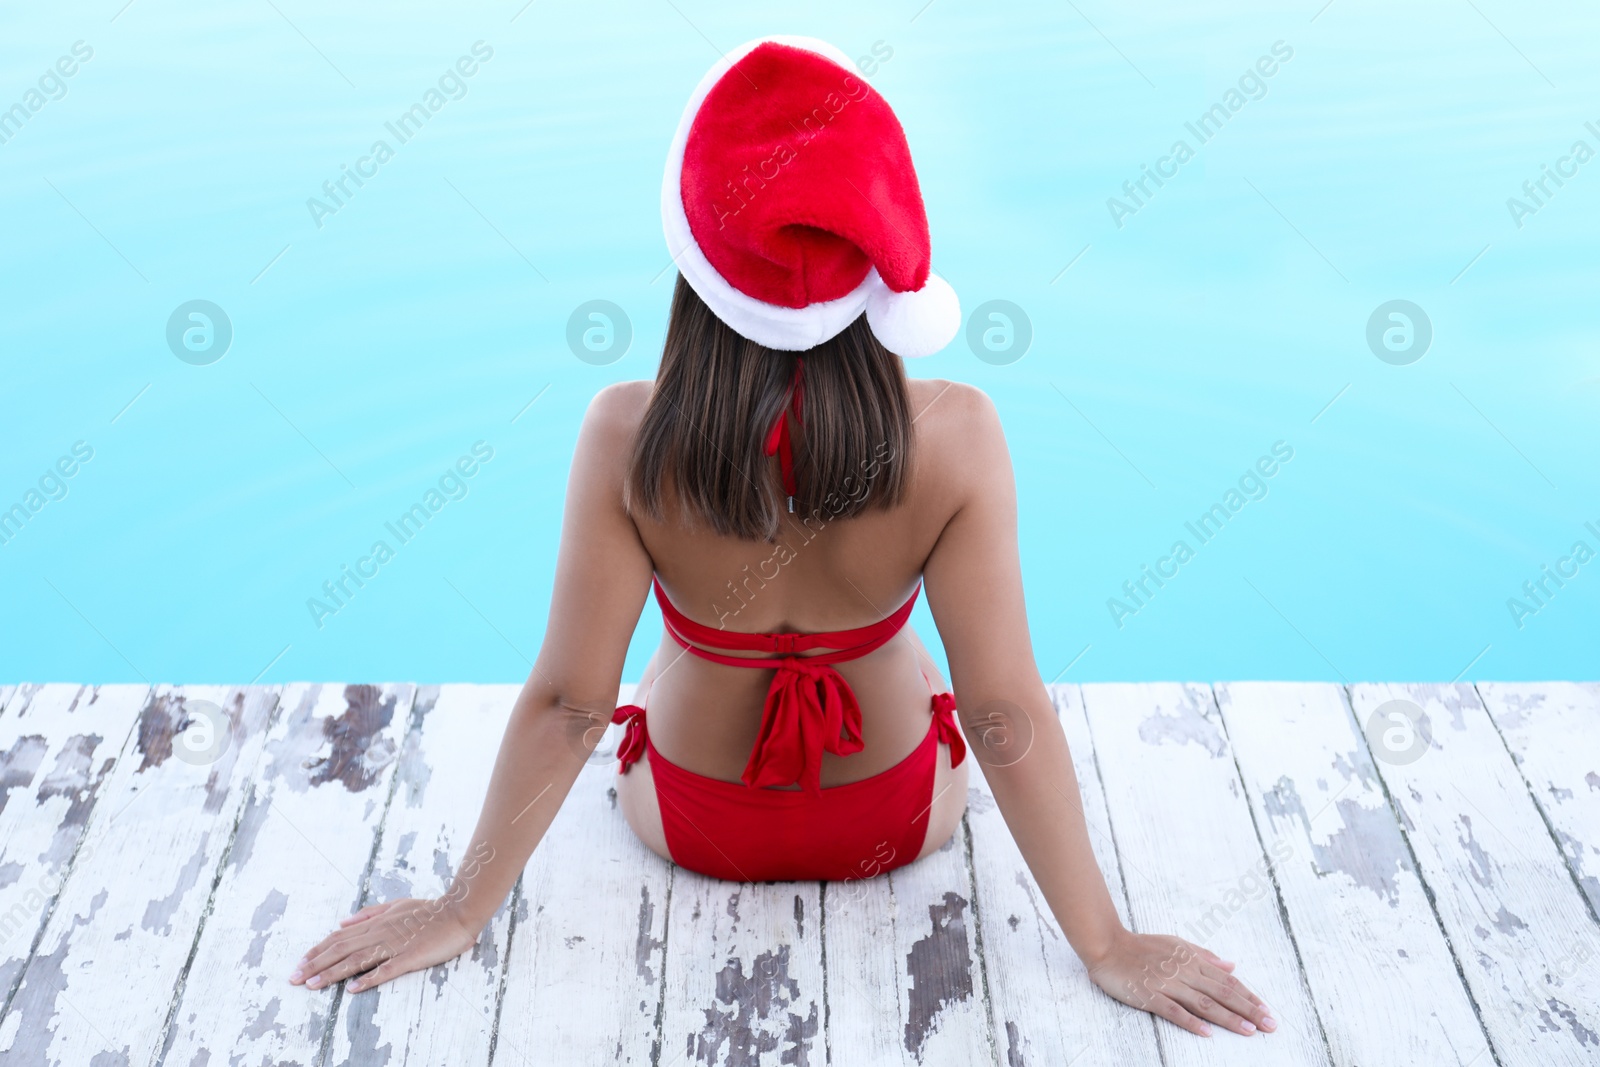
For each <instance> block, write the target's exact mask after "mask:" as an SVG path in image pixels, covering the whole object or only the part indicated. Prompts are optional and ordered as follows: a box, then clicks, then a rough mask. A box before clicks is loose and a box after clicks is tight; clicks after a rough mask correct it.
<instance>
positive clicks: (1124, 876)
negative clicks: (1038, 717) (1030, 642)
mask: <svg viewBox="0 0 1600 1067" xmlns="http://www.w3.org/2000/svg"><path fill="white" fill-rule="evenodd" d="M1056 688H1057V687H1056V686H1051V687H1050V689H1051V704H1052V706H1054V708H1055V710H1056V717H1057V718H1060V716H1061V711H1062V708H1061V704H1060V703H1059V702H1057V701H1056V700H1055V690H1056ZM1084 728H1085V729H1086V730H1087V731H1088V734H1089V752H1090V754H1091V758H1092V760H1093V763H1094V776H1095V781H1096V783H1097V784H1098V785H1099V787H1100V794H1101V796H1107V795H1108V794H1107V792H1106V779H1105V772H1104V771H1103V770H1102V769H1101V768H1100V743H1099V742H1098V741H1097V740H1095V736H1094V720H1093V719H1092V718H1090V717H1089V716H1088V715H1087V714H1085V715H1084ZM1079 788H1080V789H1081V788H1082V787H1081V786H1080V787H1079ZM1082 803H1083V801H1082V798H1081V797H1080V798H1079V800H1078V804H1079V809H1078V810H1079V814H1084V812H1083V809H1082ZM1109 814H1110V813H1109V811H1108V812H1107V816H1108V817H1107V819H1106V832H1107V833H1108V835H1109V836H1110V838H1111V854H1112V855H1113V856H1115V857H1116V858H1117V881H1118V882H1120V883H1121V884H1122V899H1123V900H1125V901H1127V902H1128V929H1129V930H1130V931H1133V932H1135V933H1137V932H1138V925H1137V922H1138V920H1137V918H1136V916H1135V915H1134V909H1133V896H1132V894H1130V893H1129V892H1128V864H1127V861H1126V860H1125V859H1124V858H1123V855H1122V846H1121V845H1119V844H1118V843H1117V823H1116V820H1115V819H1112V818H1110V817H1109ZM1106 996H1108V997H1109V996H1111V994H1109V993H1107V994H1106ZM1112 999H1115V998H1112ZM1145 1018H1146V1019H1148V1020H1149V1022H1150V1036H1151V1037H1152V1038H1154V1039H1155V1045H1156V1056H1157V1057H1158V1058H1159V1060H1160V1062H1161V1067H1170V1065H1169V1064H1168V1063H1167V1051H1166V1045H1165V1044H1164V1043H1162V1041H1161V1040H1160V1034H1161V1027H1160V1023H1159V1021H1158V1020H1157V1019H1156V1017H1155V1015H1154V1014H1152V1013H1149V1012H1146V1013H1145Z"/></svg>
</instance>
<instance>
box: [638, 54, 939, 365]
mask: <svg viewBox="0 0 1600 1067" xmlns="http://www.w3.org/2000/svg"><path fill="white" fill-rule="evenodd" d="M769 41H770V42H773V43H776V44H782V45H788V46H790V47H791V48H801V49H804V50H806V51H808V52H814V53H816V54H817V55H820V56H822V57H823V58H825V59H828V60H830V61H831V62H833V63H836V64H838V65H839V66H840V67H842V68H844V69H845V70H847V71H850V72H851V73H852V74H853V73H854V72H855V65H854V64H853V63H852V62H851V60H850V57H849V56H847V55H845V53H844V52H842V51H840V50H839V49H838V48H835V47H834V46H833V45H831V44H828V43H827V42H826V41H819V40H817V39H816V38H814V37H794V36H784V35H780V36H773V37H759V38H757V39H756V40H753V41H746V42H745V43H744V44H741V45H739V46H738V47H737V48H733V49H730V50H729V51H728V53H727V54H726V55H724V56H723V57H722V58H721V59H720V60H718V61H717V63H716V64H715V65H714V66H713V67H712V68H711V69H710V70H709V71H707V72H706V75H705V77H703V78H701V79H700V84H699V85H697V86H695V90H694V93H693V95H691V96H690V97H689V103H688V105H687V106H686V107H685V108H684V109H683V116H682V117H681V118H680V119H679V120H678V130H677V132H676V133H675V134H674V135H673V138H672V147H671V148H670V149H668V151H667V169H666V173H665V175H664V176H663V178H662V182H661V223H662V228H663V230H664V231H665V233H666V238H667V248H668V249H669V250H670V251H671V252H672V260H673V262H674V263H676V264H677V266H678V270H679V271H680V272H681V273H682V274H683V278H684V280H685V281H686V282H688V283H689V285H690V287H691V288H693V289H694V291H695V293H696V294H698V295H699V297H700V299H701V300H703V301H705V303H706V306H707V307H709V308H710V309H711V311H712V313H713V314H715V315H716V316H717V318H719V319H721V320H722V321H723V322H725V323H727V324H728V325H729V326H731V327H732V328H733V329H734V331H735V332H737V333H738V334H740V335H741V336H743V337H748V338H749V339H750V340H752V341H755V342H756V343H757V344H761V345H765V346H766V347H768V348H775V349H778V350H780V351H785V352H798V351H803V350H805V349H807V348H814V347H816V346H817V345H819V344H821V343H822V342H824V341H827V340H829V339H830V338H833V337H836V336H838V335H839V333H841V332H842V331H843V330H844V329H845V327H847V326H849V325H850V324H851V323H852V322H854V321H855V320H856V319H857V318H858V317H860V315H861V313H862V312H863V311H866V312H867V323H868V325H870V326H871V327H872V332H873V334H874V335H875V336H877V338H878V340H880V341H882V342H883V344H884V347H885V348H887V349H889V351H891V352H894V353H895V354H897V355H900V356H905V357H916V356H925V355H931V354H932V353H934V352H937V351H938V350H939V349H941V348H943V347H944V346H945V345H946V344H948V343H949V342H950V340H951V339H952V338H954V337H955V335H956V333H957V332H958V331H959V330H960V328H961V309H960V305H959V303H958V302H957V300H956V294H955V292H954V290H952V289H951V288H950V286H949V284H948V283H947V282H945V281H944V279H942V278H939V277H938V276H936V275H934V274H932V273H930V274H929V275H928V281H927V284H926V285H924V286H923V287H922V289H921V290H919V291H917V292H914V293H913V292H908V293H896V292H894V291H893V290H891V289H890V288H889V287H888V286H887V285H885V284H884V283H883V280H882V279H881V278H880V277H879V276H878V270H877V268H876V267H873V268H872V269H870V270H869V271H867V276H866V277H865V278H863V279H862V280H861V284H859V285H857V286H856V287H855V288H854V289H852V290H851V291H850V292H848V293H846V294H845V295H844V296H841V297H839V298H838V299H836V300H824V301H820V302H818V303H815V304H809V305H807V306H806V307H803V308H791V307H783V306H782V305H779V304H769V303H767V302H766V301H764V300H757V299H756V298H755V297H753V296H750V295H748V294H746V293H742V292H740V291H739V290H738V289H735V288H734V287H733V286H732V285H731V284H730V283H729V282H728V281H727V279H725V278H723V277H722V275H721V274H719V273H718V272H717V269H716V268H715V267H713V266H712V265H711V261H710V260H708V259H706V256H705V253H704V252H703V251H701V249H700V245H699V242H697V241H696V240H695V239H694V232H693V231H692V230H691V229H690V228H689V216H688V214H687V213H686V212H685V211H684V207H683V186H682V179H683V155H684V150H685V148H686V147H687V145H688V143H689V129H690V127H692V126H693V125H694V119H695V116H696V115H697V114H698V113H699V111H700V105H701V104H702V103H704V102H705V98H706V96H707V95H709V94H710V92H711V90H712V88H713V87H714V86H715V85H716V84H717V82H718V81H719V80H721V78H722V76H723V75H724V74H726V73H727V72H728V71H729V70H731V69H732V68H733V65H734V64H735V63H737V62H739V60H741V59H743V58H744V57H745V56H746V55H748V54H749V53H750V52H752V51H753V50H754V49H756V48H757V47H758V46H760V45H763V44H766V43H767V42H769ZM874 308H876V311H874ZM913 309H915V310H913ZM930 313H931V314H930ZM923 315H930V318H929V320H928V321H922V316H923ZM952 322H953V325H952V324H951V323H952ZM885 331H888V332H887V333H886V332H885ZM936 340H937V343H934V342H935V341H936ZM930 345H931V347H929V346H930Z"/></svg>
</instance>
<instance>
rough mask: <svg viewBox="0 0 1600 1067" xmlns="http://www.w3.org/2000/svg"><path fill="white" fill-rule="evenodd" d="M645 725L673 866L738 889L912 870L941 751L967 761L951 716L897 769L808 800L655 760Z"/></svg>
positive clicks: (937, 719)
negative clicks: (946, 747) (958, 752)
mask: <svg viewBox="0 0 1600 1067" xmlns="http://www.w3.org/2000/svg"><path fill="white" fill-rule="evenodd" d="M950 703H952V704H953V701H951V702H950ZM636 710H638V709H636ZM637 722H638V725H639V727H640V732H641V733H643V735H644V738H643V740H644V749H645V751H646V752H648V754H649V759H650V773H651V775H652V776H653V777H654V779H655V789H656V799H657V801H658V802H659V804H660V807H661V826H662V829H663V831H664V832H665V836H666V839H667V851H668V852H670V853H671V855H672V861H673V862H674V863H676V864H678V866H680V867H686V868H688V869H689V870H691V871H698V872H699V873H701V874H705V875H709V876H711V877H712V878H723V879H727V880H729V881H737V882H779V881H781V882H789V881H807V882H809V881H819V880H822V881H845V880H849V879H852V878H871V877H873V876H874V875H877V874H880V873H882V872H884V871H889V870H893V869H894V868H896V867H902V866H904V865H905V864H907V863H910V862H911V861H912V860H914V859H916V858H917V854H918V853H919V852H921V851H922V846H923V843H924V842H925V841H926V840H927V835H928V820H929V815H930V812H931V811H932V808H933V781H934V771H935V770H936V769H937V761H938V756H939V742H940V741H946V742H949V743H952V759H953V763H952V765H954V764H957V763H959V762H960V760H959V759H955V758H954V757H955V746H958V745H959V746H961V748H962V754H963V755H964V754H965V746H964V745H962V744H961V741H960V738H959V735H957V736H956V738H955V739H954V741H953V742H952V741H951V738H950V736H949V735H950V734H952V733H954V723H953V722H952V721H951V720H950V718H949V712H948V710H945V711H944V713H943V714H942V715H941V714H939V713H938V712H936V713H935V715H934V719H933V722H932V723H931V724H930V725H929V727H928V733H927V735H926V736H925V737H923V739H922V743H921V744H919V745H918V746H917V747H916V749H915V750H914V751H913V752H912V753H911V754H910V755H909V756H907V757H906V758H905V759H903V760H901V761H900V762H899V763H897V764H895V765H894V766H893V767H890V768H889V769H888V770H886V771H882V772H880V773H878V774H874V775H872V776H871V777H870V778H863V779H861V780H860V781H857V782H849V783H846V784H845V785H836V786H830V787H828V788H825V789H823V790H822V791H821V794H820V796H817V797H808V796H807V795H806V794H805V792H804V791H802V790H799V789H768V788H751V787H749V786H746V785H744V784H742V783H739V782H725V781H722V780H721V779H718V778H707V777H706V776H705V775H702V774H696V773H694V772H693V771H689V770H685V769H684V768H682V767H679V766H677V765H675V764H673V763H671V762H669V761H668V760H667V759H666V758H665V757H664V756H662V755H661V753H660V752H657V751H656V747H655V745H654V744H652V743H651V742H650V736H649V733H648V731H645V730H643V726H644V714H643V711H642V710H638V718H637Z"/></svg>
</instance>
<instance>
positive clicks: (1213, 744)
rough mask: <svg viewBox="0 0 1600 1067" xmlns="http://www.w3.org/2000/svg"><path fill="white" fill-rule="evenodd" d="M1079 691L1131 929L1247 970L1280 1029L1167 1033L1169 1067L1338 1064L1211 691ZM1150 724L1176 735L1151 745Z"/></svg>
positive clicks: (1167, 1028)
mask: <svg viewBox="0 0 1600 1067" xmlns="http://www.w3.org/2000/svg"><path fill="white" fill-rule="evenodd" d="M1082 692H1083V702H1084V708H1085V711H1086V713H1087V716H1088V720H1089V727H1090V730H1091V731H1092V733H1093V737H1094V749H1095V759H1096V764H1097V766H1098V768H1099V770H1100V774H1101V779H1102V781H1103V782H1104V785H1105V794H1106V804H1107V808H1108V813H1109V816H1110V823H1111V832H1112V834H1113V836H1114V839H1115V841H1116V847H1117V854H1118V856H1119V858H1120V860H1121V862H1122V864H1123V869H1124V871H1125V872H1126V873H1125V875H1124V884H1125V885H1126V887H1127V893H1128V903H1129V910H1130V912H1131V918H1132V927H1133V929H1135V930H1139V931H1141V932H1149V933H1167V934H1176V935H1178V936H1180V937H1183V938H1186V939H1188V940H1190V941H1193V942H1196V943H1198V944H1201V945H1203V946H1205V947H1206V948H1209V949H1210V950H1212V951H1213V952H1215V953H1217V954H1218V955H1219V956H1222V957H1223V958H1225V959H1231V960H1237V961H1239V971H1240V976H1241V978H1243V979H1244V980H1245V981H1247V982H1248V983H1249V984H1250V986H1251V988H1252V989H1254V990H1255V991H1256V992H1257V993H1258V994H1259V995H1260V996H1261V998H1262V999H1263V1000H1265V1001H1266V1002H1267V1003H1268V1004H1270V1005H1272V1008H1273V1017H1274V1018H1275V1019H1276V1020H1277V1021H1278V1024H1279V1025H1278V1029H1277V1031H1276V1032H1275V1033H1273V1034H1271V1035H1270V1036H1268V1037H1265V1038H1251V1039H1244V1040H1234V1039H1233V1038H1234V1037H1236V1036H1237V1035H1233V1036H1229V1035H1225V1034H1220V1033H1219V1034H1218V1035H1217V1036H1216V1037H1215V1038H1213V1039H1212V1040H1211V1041H1196V1040H1194V1037H1193V1035H1191V1034H1188V1033H1186V1032H1184V1031H1181V1030H1179V1029H1178V1028H1176V1027H1174V1026H1172V1025H1170V1024H1164V1025H1163V1024H1158V1025H1157V1026H1156V1027H1155V1030H1156V1038H1157V1040H1158V1041H1159V1043H1160V1045H1161V1053H1162V1060H1163V1062H1164V1063H1165V1064H1167V1067H1183V1065H1185V1064H1201V1063H1206V1064H1211V1063H1222V1062H1226V1063H1228V1064H1229V1065H1230V1067H1233V1065H1244V1064H1260V1065H1264V1067H1265V1065H1271V1067H1278V1065H1279V1064H1284V1063H1294V1064H1329V1063H1330V1062H1331V1058H1330V1056H1329V1053H1328V1048H1327V1045H1326V1044H1325V1042H1324V1038H1323V1034H1322V1028H1321V1021H1320V1020H1319V1018H1318V1014H1317V1010H1316V1007H1315V1005H1314V1003H1313V1001H1312V999H1311V997H1310V996H1309V993H1308V990H1307V988H1306V985H1305V979H1304V976H1303V975H1302V973H1301V970H1300V967H1299V964H1298V962H1297V961H1298V954H1297V950H1296V945H1295V942H1294V940H1293V938H1292V936H1291V932H1290V930H1289V928H1287V927H1286V926H1285V925H1284V920H1283V915H1282V912H1281V911H1280V910H1279V906H1278V898H1277V893H1276V891H1275V889H1274V886H1273V882H1272V879H1271V877H1270V874H1269V866H1270V864H1271V863H1272V862H1275V861H1276V858H1275V856H1274V855H1273V854H1272V853H1269V852H1268V850H1267V848H1266V845H1265V843H1264V842H1263V841H1262V840H1261V838H1259V837H1258V836H1257V834H1256V825H1255V821H1254V819H1253V818H1252V816H1251V811H1250V804H1249V801H1248V800H1247V799H1246V797H1245V796H1244V795H1243V794H1242V792H1241V791H1240V790H1239V789H1238V785H1239V776H1238V770H1237V768H1236V767H1235V764H1234V761H1233V759H1230V758H1228V757H1229V756H1230V755H1231V754H1232V747H1231V744H1230V743H1229V739H1228V737H1227V735H1226V734H1225V733H1224V732H1223V719H1222V716H1221V714H1220V713H1219V711H1218V710H1217V708H1216V707H1215V705H1214V704H1213V700H1212V695H1211V691H1210V689H1209V687H1207V686H1203V685H1194V684H1183V685H1179V684H1173V683H1150V684H1143V685H1085V686H1084V687H1083V690H1082ZM1152 723H1157V724H1170V725H1168V726H1163V727H1162V728H1161V730H1160V731H1159V732H1158V733H1156V734H1155V735H1154V737H1152V728H1151V726H1150V724H1152ZM1172 740H1177V741H1179V742H1180V743H1172ZM1230 782H1232V783H1234V788H1232V789H1230V788H1229V783H1230ZM1247 968H1248V970H1247ZM1219 1039H1220V1040H1219Z"/></svg>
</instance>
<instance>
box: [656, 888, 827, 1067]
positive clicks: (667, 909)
mask: <svg viewBox="0 0 1600 1067" xmlns="http://www.w3.org/2000/svg"><path fill="white" fill-rule="evenodd" d="M677 882H678V865H677V864H676V863H669V864H668V866H667V899H666V903H665V904H663V905H662V907H661V913H662V920H661V981H660V982H659V983H658V986H659V988H660V993H659V994H658V995H657V997H656V1019H655V1022H656V1036H655V1038H654V1039H653V1040H652V1041H651V1042H650V1067H660V1064H661V1050H662V1048H663V1047H665V1044H666V1040H667V953H668V952H669V951H671V950H670V949H669V948H668V944H669V943H670V942H671V940H672V921H671V920H672V890H673V887H674V886H676V885H677ZM819 928H820V920H819ZM824 978H826V973H824Z"/></svg>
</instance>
